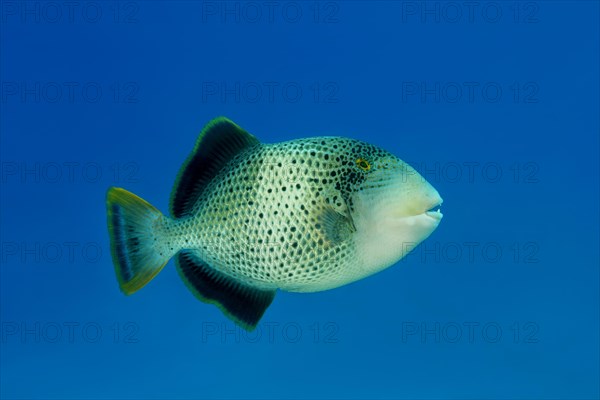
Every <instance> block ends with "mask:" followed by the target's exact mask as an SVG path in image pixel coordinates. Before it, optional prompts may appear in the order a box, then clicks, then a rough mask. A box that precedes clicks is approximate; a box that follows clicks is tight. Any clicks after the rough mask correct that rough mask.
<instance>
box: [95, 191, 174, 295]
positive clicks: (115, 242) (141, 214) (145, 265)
mask: <svg viewBox="0 0 600 400" xmlns="http://www.w3.org/2000/svg"><path fill="white" fill-rule="evenodd" d="M106 207H107V212H108V232H109V235H110V247H111V252H112V258H113V263H114V265H115V272H116V274H117V279H118V280H119V285H120V287H121V290H122V291H123V292H124V293H125V294H132V293H134V292H136V291H138V290H139V289H141V288H142V287H144V286H145V285H146V284H147V283H148V282H150V281H151V280H152V278H154V277H155V276H156V274H158V273H159V272H160V270H161V269H162V268H163V267H164V266H165V265H166V264H167V262H168V261H169V258H170V257H171V254H164V253H163V254H161V252H160V250H157V244H159V243H160V238H158V237H157V236H156V235H157V232H156V230H155V226H156V222H157V220H159V219H161V218H164V217H163V216H162V214H161V213H160V211H158V210H157V209H156V208H154V207H152V205H150V203H148V202H147V201H145V200H143V199H141V198H139V197H138V196H136V195H135V194H133V193H131V192H128V191H127V190H125V189H121V188H116V187H111V188H110V189H109V190H108V193H107V195H106Z"/></svg>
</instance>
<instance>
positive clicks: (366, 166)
mask: <svg viewBox="0 0 600 400" xmlns="http://www.w3.org/2000/svg"><path fill="white" fill-rule="evenodd" d="M356 165H357V166H358V168H360V169H362V170H363V171H368V170H370V169H371V164H370V163H369V162H368V161H367V160H365V159H364V158H362V157H361V158H358V159H356Z"/></svg>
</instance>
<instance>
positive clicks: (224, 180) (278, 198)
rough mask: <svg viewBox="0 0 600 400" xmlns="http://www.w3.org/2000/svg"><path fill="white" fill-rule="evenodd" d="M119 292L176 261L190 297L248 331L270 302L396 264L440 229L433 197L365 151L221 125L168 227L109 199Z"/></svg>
mask: <svg viewBox="0 0 600 400" xmlns="http://www.w3.org/2000/svg"><path fill="white" fill-rule="evenodd" d="M107 204H108V215H109V232H110V235H111V243H112V250H113V259H114V262H115V269H116V272H117V277H118V279H119V282H120V284H121V288H122V290H123V291H124V292H125V293H127V294H129V293H133V292H135V291H136V290H138V289H139V288H141V287H142V286H144V285H145V284H146V283H147V282H148V281H149V280H151V279H152V278H153V277H154V276H155V275H156V274H157V273H158V272H159V271H160V269H162V267H163V266H164V265H165V264H166V262H167V261H168V260H169V259H170V258H171V257H175V258H176V262H177V266H178V270H179V272H180V275H181V276H182V278H183V280H184V281H185V282H186V284H187V286H188V287H189V288H190V289H191V290H192V292H193V293H194V294H195V295H196V296H197V297H198V298H200V299H201V300H203V301H205V302H209V303H213V304H216V305H217V306H219V307H220V308H221V309H222V310H223V311H224V312H225V313H226V314H227V315H228V316H229V317H231V318H232V319H233V320H234V321H236V322H237V323H238V324H240V325H241V326H243V327H244V328H246V329H250V330H251V329H253V328H254V327H255V326H256V324H257V323H258V321H259V320H260V318H261V317H262V315H263V313H264V311H265V310H266V308H267V307H268V306H269V304H270V303H271V301H272V300H273V297H274V295H275V291H276V290H277V289H282V290H286V291H295V292H314V291H321V290H327V289H332V288H335V287H339V286H342V285H344V284H347V283H350V282H353V281H356V280H359V279H362V278H364V277H366V276H368V275H371V274H373V273H375V272H378V271H380V270H382V269H384V268H386V267H388V266H390V265H392V264H394V263H395V262H396V261H398V260H399V259H400V258H402V257H403V256H404V255H405V254H406V253H407V252H408V251H410V249H412V248H413V247H414V246H415V245H416V244H418V243H419V242H420V241H422V240H424V239H425V238H426V237H427V236H428V235H429V234H430V233H431V232H432V231H433V230H434V229H435V228H436V227H437V225H438V224H439V222H440V220H441V217H442V216H441V213H439V211H429V210H431V209H432V208H433V207H435V206H437V205H439V204H441V198H440V196H439V195H438V193H437V192H436V191H435V189H433V187H431V185H429V184H428V183H427V182H426V181H425V180H424V179H423V178H422V177H421V176H420V175H419V174H418V173H417V172H416V171H415V170H414V169H412V168H411V167H410V166H409V165H408V164H406V163H404V162H403V161H401V160H400V159H398V158H396V157H395V156H393V155H392V154H390V153H387V152H386V151H384V150H381V149H379V148H377V147H375V146H372V145H370V144H367V143H364V142H360V141H356V140H352V139H347V138H340V137H317V138H308V139H299V140H293V141H288V142H283V143H276V144H261V143H260V142H259V141H258V140H257V139H256V138H255V137H254V136H252V135H250V134H248V133H247V132H245V131H243V130H242V129H241V128H239V127H238V126H237V125H235V124H234V123H232V122H231V121H229V120H227V119H225V118H218V119H215V120H213V121H212V122H211V123H209V124H208V125H207V127H206V128H205V129H204V131H203V133H202V134H201V135H200V138H199V140H198V143H197V145H196V148H195V149H194V151H193V153H192V155H191V156H190V157H189V158H188V160H187V162H186V163H185V164H184V166H183V168H182V170H181V172H180V175H179V178H178V180H177V183H176V185H175V188H174V191H173V194H172V197H171V213H172V215H173V218H168V217H165V216H163V215H162V214H160V213H159V212H158V211H157V210H156V209H154V208H153V207H152V206H150V205H149V204H148V203H146V202H145V201H143V200H141V199H140V198H138V197H136V196H135V195H133V194H131V193H129V192H126V191H125V190H123V189H118V188H112V189H110V190H109V193H108V201H107Z"/></svg>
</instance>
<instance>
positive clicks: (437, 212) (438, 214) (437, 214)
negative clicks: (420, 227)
mask: <svg viewBox="0 0 600 400" xmlns="http://www.w3.org/2000/svg"><path fill="white" fill-rule="evenodd" d="M443 202H444V200H442V199H441V198H440V199H439V201H438V202H437V203H435V204H434V205H433V206H431V207H429V208H428V209H427V211H425V212H424V213H423V214H424V215H426V216H428V217H429V218H432V219H434V220H436V221H441V220H442V218H443V217H444V214H442V211H441V207H442V203H443Z"/></svg>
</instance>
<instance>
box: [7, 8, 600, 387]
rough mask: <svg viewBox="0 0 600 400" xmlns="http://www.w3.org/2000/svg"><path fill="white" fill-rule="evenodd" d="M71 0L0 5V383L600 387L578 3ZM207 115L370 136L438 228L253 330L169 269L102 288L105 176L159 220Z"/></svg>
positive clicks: (590, 68) (594, 90) (592, 116)
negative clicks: (135, 283)
mask: <svg viewBox="0 0 600 400" xmlns="http://www.w3.org/2000/svg"><path fill="white" fill-rule="evenodd" d="M65 3H66V2H65ZM65 3H62V2H57V3H55V4H58V6H57V10H58V11H59V12H60V13H61V17H60V18H59V20H58V21H57V22H54V20H55V19H56V18H58V17H57V14H55V13H54V12H55V11H56V10H53V9H51V8H47V3H44V2H26V3H21V2H14V1H13V2H11V1H3V2H2V3H1V7H2V9H1V11H2V26H1V28H0V32H1V35H2V37H1V46H2V48H1V54H0V56H1V75H2V76H1V80H2V85H3V86H2V93H1V94H2V102H1V107H2V109H1V149H0V155H1V159H2V188H1V196H0V201H1V216H0V222H1V229H0V232H1V235H2V237H1V242H2V254H1V256H2V267H1V276H0V289H1V294H0V299H1V308H0V309H1V321H2V338H1V339H2V340H1V356H0V367H1V368H0V377H1V379H0V395H1V397H2V398H6V399H10V398H484V397H485V398H494V399H495V398H505V399H516V398H543V399H547V398H562V399H571V398H598V396H599V378H598V376H599V373H600V371H599V358H598V357H599V345H598V343H599V340H598V334H599V333H598V332H599V329H598V328H599V327H598V315H599V314H598V312H599V309H598V302H599V297H598V296H599V274H598V268H599V267H598V266H599V253H598V243H599V235H598V226H599V225H598V223H599V214H598V204H599V192H598V179H599V178H598V151H599V142H598V137H599V132H600V127H599V101H598V100H599V97H598V94H599V79H598V71H599V59H598V49H599V37H600V36H599V23H598V20H599V5H598V2H596V1H573V2H566V1H540V2H522V3H512V2H495V3H492V5H493V7H496V9H500V12H501V15H500V17H499V18H496V17H494V15H495V14H494V12H495V9H494V8H489V9H488V8H486V12H487V13H488V14H485V16H484V14H482V10H483V7H484V5H485V4H488V6H486V7H492V6H489V3H481V5H480V6H478V8H477V9H476V11H475V14H473V16H472V18H473V19H472V20H471V19H470V16H469V14H468V13H469V9H468V8H467V7H466V6H465V5H464V4H463V3H452V4H454V5H455V6H454V7H455V8H454V9H453V8H451V7H453V6H452V5H451V6H450V8H449V6H448V3H445V2H429V3H426V4H425V3H421V2H393V1H389V2H388V1H375V2H367V1H349V2H318V3H315V2H295V3H289V2H275V6H274V7H275V9H274V14H273V15H271V14H269V6H267V5H265V3H263V2H256V3H252V4H251V5H250V6H248V3H227V5H226V6H225V7H229V8H228V9H226V10H223V9H222V7H224V5H223V3H216V2H199V1H175V2H166V1H141V2H95V3H94V2H91V3H92V6H89V5H88V6H86V7H87V8H86V10H85V12H86V13H87V14H82V12H83V7H84V5H86V4H88V3H90V2H88V3H86V2H83V3H81V5H80V6H78V7H77V8H76V9H75V11H74V14H73V16H72V18H71V16H70V15H69V8H68V7H67V6H66V5H65ZM456 5H458V6H456ZM22 7H28V8H26V9H25V11H23V10H22V9H21V8H22ZM36 7H40V8H36ZM44 7H46V8H44ZM94 7H95V9H98V10H100V12H101V16H100V18H99V19H98V21H97V22H94V21H93V20H95V19H96V18H95V17H94V15H95V14H94V10H95V9H94ZM248 7H254V8H248ZM315 7H316V8H315ZM421 7H429V8H428V9H427V10H433V11H432V12H433V13H434V14H431V13H430V12H428V11H427V10H425V11H423V10H422V9H421ZM436 7H437V8H436ZM456 7H458V8H456ZM15 10H16V11H15ZM27 10H30V11H27ZM31 10H33V11H31ZM36 10H37V11H36ZM227 10H229V11H227ZM284 10H285V13H284ZM298 10H300V12H301V13H302V14H301V15H300V16H298V14H296V13H297V11H298ZM436 10H437V11H436ZM457 10H458V11H459V12H460V13H461V14H460V15H461V17H458V16H457V15H458V14H455V11H457ZM317 11H318V12H317ZM256 12H258V13H260V15H259V14H256ZM436 12H437V13H438V14H435V13H436ZM257 18H258V21H255V19H257ZM271 18H272V19H271ZM456 18H458V21H456V22H453V21H454V20H455V19H456ZM496 19H497V20H496ZM296 20H297V21H296ZM36 85H39V87H37V86H36ZM236 85H239V86H236ZM436 85H439V86H436ZM57 87H58V89H57ZM69 87H72V88H73V92H72V97H71V95H70V94H69V91H68V88H69ZM236 87H239V91H237V92H236V90H238V89H236ZM270 87H272V88H273V92H272V93H271V92H269V88H270ZM469 87H473V88H474V89H473V90H474V92H473V97H470V96H469ZM98 88H99V90H100V92H99V94H95V92H94V90H95V89H98ZM257 88H258V89H259V90H260V91H259V92H257ZM498 88H499V90H500V91H501V92H500V97H497V96H498V94H497V93H496V90H498ZM56 90H58V91H59V92H56ZM457 90H458V91H457ZM53 91H54V92H53ZM271 95H272V96H271ZM58 96H60V97H58ZM219 115H225V116H227V117H229V118H231V119H232V120H234V121H236V122H237V123H238V124H239V125H241V126H242V127H244V128H245V129H247V130H248V131H249V132H251V133H253V134H255V135H256V136H257V137H259V138H260V139H261V140H262V141H264V142H277V141H283V140H289V139H294V138H302V137H307V136H318V135H341V136H347V137H352V138H356V139H361V140H366V141H369V142H371V143H373V144H376V145H378V146H381V147H383V148H385V149H387V150H389V151H391V152H393V153H394V154H396V155H398V156H399V157H400V158H402V159H404V160H406V161H408V162H410V163H412V164H413V165H414V166H415V168H417V169H418V170H419V171H421V172H422V174H423V175H424V176H425V177H426V178H427V179H428V180H429V181H430V182H431V183H432V184H433V185H434V186H435V187H436V188H437V189H438V191H439V192H440V193H441V195H442V196H443V198H444V200H445V202H444V205H443V207H442V210H443V212H444V214H445V217H444V220H443V221H442V223H441V225H440V227H439V228H438V229H437V231H435V232H434V233H433V234H432V236H431V237H430V238H429V239H428V240H427V241H426V242H425V243H424V244H423V245H421V247H419V248H417V249H416V250H415V251H414V253H412V254H411V255H410V256H408V257H407V258H406V259H405V260H403V261H401V262H399V263H398V264H397V265H395V266H393V267H392V268H389V269H387V270H385V271H383V272H381V273H379V274H377V275H375V276H372V277H370V278H368V279H364V280H362V281H359V282H356V283H354V284H351V285H348V286H345V287H342V288H339V289H335V290H331V291H326V292H321V293H314V294H294V293H278V295H277V296H276V298H275V301H274V303H273V304H272V306H271V307H270V308H269V309H268V310H267V312H266V314H265V317H264V319H263V323H262V324H261V325H260V326H259V330H258V331H257V332H255V333H254V334H246V333H245V332H243V331H240V330H239V329H237V328H235V326H234V325H233V323H231V322H230V321H229V320H227V319H226V318H225V317H224V316H223V315H222V314H221V312H220V311H219V310H218V309H217V308H216V307H213V306H209V305H205V304H202V303H200V302H198V301H197V300H195V299H194V297H193V296H192V295H191V294H190V293H189V292H188V290H187V289H186V288H185V286H184V284H183V283H182V282H181V280H180V279H179V277H178V275H177V273H176V270H175V268H174V264H173V262H171V263H169V264H168V265H167V267H166V268H165V269H164V270H163V271H162V272H161V273H160V275H159V276H158V277H157V278H156V279H154V280H153V281H152V282H151V284H149V285H148V286H147V287H145V288H144V289H143V290H141V291H140V292H139V293H136V294H135V295H133V296H130V297H126V296H124V295H122V294H121V293H120V291H119V289H118V285H117V282H116V279H115V276H114V271H113V267H112V262H111V259H110V250H109V244H108V235H107V229H106V214H105V203H104V201H105V193H106V190H107V188H108V187H110V186H112V185H115V186H122V187H125V188H126V189H128V190H130V191H132V192H134V193H136V194H138V195H140V196H141V197H143V198H144V199H146V200H147V201H149V202H150V203H152V204H153V205H155V206H156V207H157V208H159V209H160V210H161V211H163V212H167V210H168V200H169V195H170V192H171V188H172V185H173V182H174V179H175V176H176V174H177V172H178V170H179V168H180V166H181V164H182V162H183V161H184V159H185V158H186V157H187V155H188V154H189V152H190V151H191V149H192V147H193V145H194V142H195V139H196V137H197V135H198V133H199V131H200V130H201V128H202V127H203V125H204V124H205V123H206V122H208V121H209V120H210V119H212V118H214V117H216V116H219ZM470 168H472V171H473V174H472V175H471V174H470V172H469V171H471V169H470ZM98 174H99V175H98ZM498 174H500V175H498ZM70 249H72V253H71V252H70V251H71V250H70ZM470 249H472V252H471V250H470ZM98 251H100V253H99V254H97V252H98ZM69 327H71V328H69ZM469 327H471V328H469ZM470 329H472V331H471V330H470ZM471 332H472V335H471Z"/></svg>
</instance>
